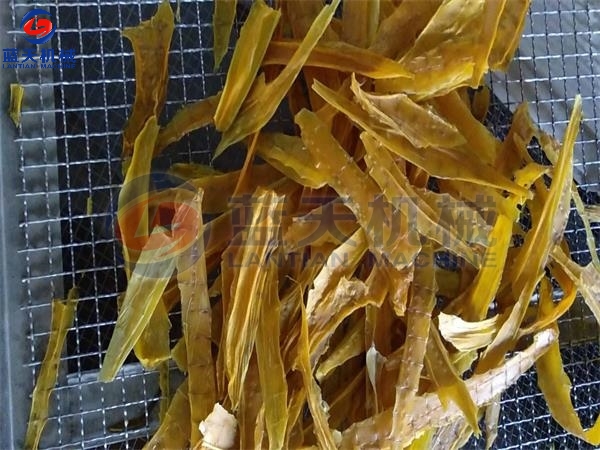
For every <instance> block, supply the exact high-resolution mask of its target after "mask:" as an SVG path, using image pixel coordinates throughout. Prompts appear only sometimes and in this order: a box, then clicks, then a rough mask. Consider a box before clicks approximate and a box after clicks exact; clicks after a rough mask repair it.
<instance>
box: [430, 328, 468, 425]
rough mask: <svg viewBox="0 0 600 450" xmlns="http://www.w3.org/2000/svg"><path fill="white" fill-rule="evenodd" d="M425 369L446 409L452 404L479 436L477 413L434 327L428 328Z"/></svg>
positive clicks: (465, 386)
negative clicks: (459, 410) (458, 409)
mask: <svg viewBox="0 0 600 450" xmlns="http://www.w3.org/2000/svg"><path fill="white" fill-rule="evenodd" d="M425 368H426V369H427V373H428V375H429V378H430V379H431V381H432V382H433V385H434V386H435V388H436V392H437V394H438V396H439V398H440V401H441V402H442V405H443V406H445V407H447V406H448V404H449V403H450V401H452V402H454V403H455V404H456V405H457V406H458V407H459V408H460V409H461V411H462V412H463V414H464V416H465V419H466V420H467V423H468V424H469V426H470V427H471V429H472V430H473V431H474V432H475V434H477V435H479V434H480V433H479V426H478V425H477V422H478V417H477V415H478V411H477V406H475V403H474V402H473V399H472V398H471V395H470V394H469V390H468V389H467V385H466V384H465V382H464V380H463V379H462V378H461V377H460V374H459V373H458V371H457V370H456V368H455V367H454V365H453V364H452V361H450V356H449V355H448V351H447V350H446V347H444V343H443V341H442V338H441V336H440V333H439V331H438V330H437V329H436V327H435V325H434V326H432V327H430V328H429V339H428V340H427V352H426V353H425Z"/></svg>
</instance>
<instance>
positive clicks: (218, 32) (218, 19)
mask: <svg viewBox="0 0 600 450" xmlns="http://www.w3.org/2000/svg"><path fill="white" fill-rule="evenodd" d="M236 6H237V0H216V1H215V12H214V13H213V56H214V59H215V62H214V65H213V70H215V71H216V70H218V69H219V66H220V65H221V62H222V61H223V57H224V56H225V53H227V47H229V36H230V35H231V30H232V29H233V22H234V21H235V11H236Z"/></svg>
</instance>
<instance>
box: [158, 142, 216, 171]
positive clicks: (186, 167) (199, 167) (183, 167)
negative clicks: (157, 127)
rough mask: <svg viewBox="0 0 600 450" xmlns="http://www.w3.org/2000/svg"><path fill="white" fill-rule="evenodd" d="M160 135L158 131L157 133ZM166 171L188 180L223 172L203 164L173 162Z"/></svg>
mask: <svg viewBox="0 0 600 450" xmlns="http://www.w3.org/2000/svg"><path fill="white" fill-rule="evenodd" d="M159 136H160V133H159ZM167 173H168V174H169V175H171V176H172V177H173V178H175V179H179V180H188V179H190V178H202V177H206V176H209V175H223V172H221V171H219V170H217V169H215V168H214V167H211V166H207V165H205V164H196V163H175V164H172V165H171V167H169V169H168V170H167Z"/></svg>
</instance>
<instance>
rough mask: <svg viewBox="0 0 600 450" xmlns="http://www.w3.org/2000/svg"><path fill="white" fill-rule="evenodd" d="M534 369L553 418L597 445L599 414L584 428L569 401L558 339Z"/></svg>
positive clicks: (599, 425) (554, 327)
mask: <svg viewBox="0 0 600 450" xmlns="http://www.w3.org/2000/svg"><path fill="white" fill-rule="evenodd" d="M544 308H552V299H551V298H550V301H549V302H544V304H540V309H541V310H542V313H545V314H550V311H544ZM552 329H553V330H554V332H556V333H558V326H557V325H556V324H554V325H552ZM535 366H536V369H537V380H538V386H539V387H540V390H541V391H542V393H543V394H544V398H545V399H546V403H547V405H548V409H549V410H550V413H551V414H552V417H553V418H554V420H556V421H557V422H558V423H559V424H560V425H561V426H562V427H563V428H564V429H565V430H566V431H568V432H569V433H572V434H574V435H575V436H577V437H579V438H580V439H583V440H584V441H586V442H588V443H589V444H592V445H594V446H598V445H600V418H597V419H596V422H595V423H594V425H593V426H592V427H591V428H589V429H588V430H584V429H583V426H582V425H581V421H580V419H579V417H578V415H577V412H576V411H575V408H574V406H573V403H572V401H571V380H570V379H569V376H568V375H567V374H566V373H565V371H564V369H563V363H562V357H561V354H560V346H559V344H558V342H554V343H552V345H551V346H550V348H549V349H548V351H547V352H546V353H545V354H544V355H542V356H541V357H540V358H539V359H538V360H537V361H536V363H535Z"/></svg>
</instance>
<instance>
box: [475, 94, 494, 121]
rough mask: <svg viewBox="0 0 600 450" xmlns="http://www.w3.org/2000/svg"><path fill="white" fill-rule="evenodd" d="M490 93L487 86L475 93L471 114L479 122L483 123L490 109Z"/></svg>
mask: <svg viewBox="0 0 600 450" xmlns="http://www.w3.org/2000/svg"><path fill="white" fill-rule="evenodd" d="M490 97H491V91H490V88H488V87H487V86H483V87H482V88H480V89H478V90H476V91H475V93H474V94H473V102H472V103H471V112H472V113H473V117H475V118H476V119H477V120H478V121H479V122H481V123H484V122H485V118H486V117H487V115H488V111H489V109H490V101H491V99H490Z"/></svg>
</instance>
